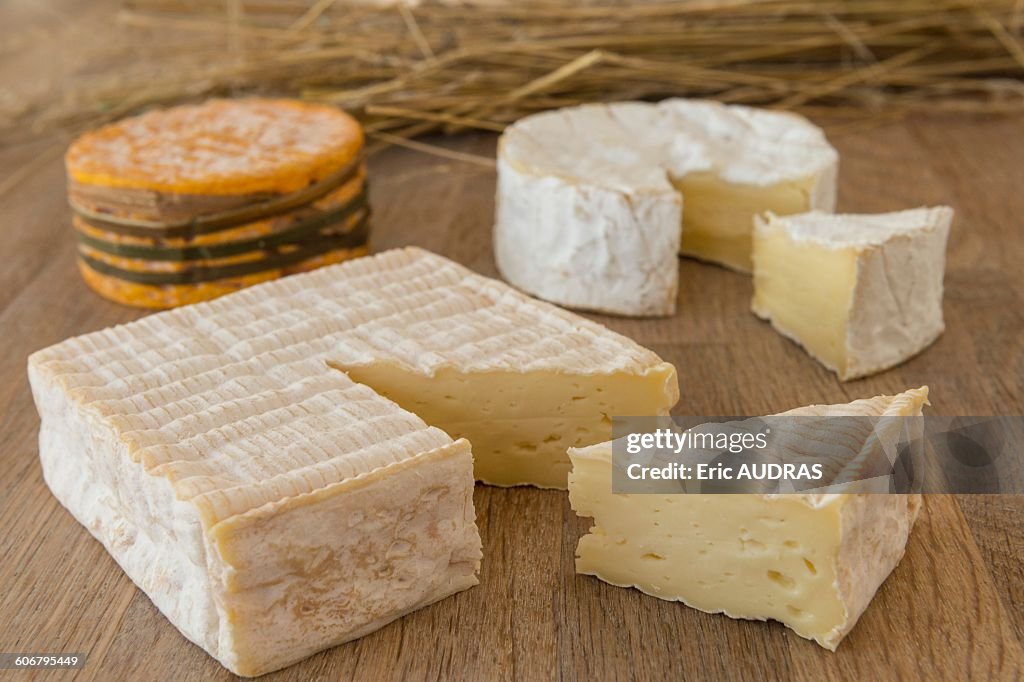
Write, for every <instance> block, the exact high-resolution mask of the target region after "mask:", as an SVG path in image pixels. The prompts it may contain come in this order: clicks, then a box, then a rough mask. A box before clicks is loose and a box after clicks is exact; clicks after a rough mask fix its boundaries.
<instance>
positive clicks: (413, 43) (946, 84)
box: [0, 0, 1024, 144]
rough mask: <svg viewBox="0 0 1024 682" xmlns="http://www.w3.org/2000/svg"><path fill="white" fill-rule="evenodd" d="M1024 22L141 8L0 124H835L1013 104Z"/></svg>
mask: <svg viewBox="0 0 1024 682" xmlns="http://www.w3.org/2000/svg"><path fill="white" fill-rule="evenodd" d="M1022 23H1024V2H1022V0H1016V1H1015V0H974V1H973V2H967V1H962V0H903V1H901V2H890V1H889V0H762V1H760V2H757V1H750V0H748V1H737V0H717V1H706V0H689V1H683V2H647V3H643V4H627V3H625V2H605V3H595V4H583V5H580V4H577V3H569V2H554V1H552V0H528V1H526V2H514V1H512V0H509V1H507V2H502V3H500V4H497V3H494V4H492V3H482V4H472V5H468V6H467V5H449V4H441V3H437V2H426V3H424V4H422V5H417V6H408V5H391V6H387V7H368V6H360V5H352V4H350V3H349V2H345V0H315V1H314V2H300V1H299V0H225V2H223V3H213V2H207V1H205V0H130V2H127V3H125V5H124V7H123V8H122V10H121V11H120V13H119V15H118V17H117V21H116V24H115V26H114V29H113V30H112V31H111V34H110V39H109V41H106V43H105V47H104V51H103V52H102V53H98V54H96V55H93V58H92V59H91V60H89V64H90V65H91V66H88V67H87V68H86V69H84V70H83V71H81V72H80V73H78V74H76V75H75V77H74V78H72V79H70V80H69V82H68V83H67V84H65V87H64V88H63V89H62V90H61V91H60V92H53V93H50V94H48V95H46V96H44V97H42V98H38V99H36V100H34V101H31V102H29V103H27V104H26V105H25V106H23V107H22V110H21V111H18V112H16V113H15V114H13V115H8V116H7V120H6V121H4V120H3V119H2V118H0V140H3V139H4V138H6V139H8V140H9V139H11V138H12V136H15V137H18V138H23V137H24V135H25V134H26V130H28V129H29V127H28V126H31V129H32V130H36V131H49V130H52V129H54V128H61V129H66V130H68V131H70V132H74V131H77V130H79V129H81V128H83V127H87V126H92V125H95V124H97V123H99V122H102V121H105V120H109V119H111V118H115V117H117V116H121V115H123V114H127V113H131V112H134V111H137V110H140V109H143V108H145V107H148V106H153V105H161V104H166V103H171V102H177V101H183V100H189V99H195V98H201V97H206V96H211V95H224V94H229V95H238V94H246V93H272V94H283V95H291V96H298V97H304V98H307V99H312V100H318V101H325V102H331V103H334V104H337V105H338V106H341V107H343V108H345V109H347V110H349V111H351V112H353V113H355V114H356V115H357V116H359V117H360V118H361V119H362V120H363V122H364V124H365V125H366V127H367V130H368V132H369V133H370V134H371V136H376V137H377V139H378V141H380V142H381V143H385V144H387V143H394V142H395V141H396V140H400V139H404V138H410V137H414V136H417V135H421V134H424V133H430V132H437V131H445V132H451V131H457V130H464V129H471V128H476V129H483V130H494V131H498V130H501V129H502V127H503V126H505V125H506V124H507V123H509V122H510V121H513V120H515V119H517V118H519V117H521V116H523V115H525V114H529V113H531V112H535V111H539V110H543V109H547V108H551V107H559V106H566V105H572V104H578V103H582V102H592V101H611V100H621V99H644V98H647V99H653V98H662V97H666V96H674V95H677V96H678V95H682V96H691V97H713V98H716V99H719V100H722V101H726V102H735V103H745V104H755V105H763V106H771V107H779V108H799V109H803V110H807V111H811V112H813V113H816V114H819V115H825V114H833V115H836V116H838V117H840V119H839V120H841V121H844V123H842V124H849V123H850V122H851V121H852V122H856V121H858V120H863V119H864V118H865V117H870V116H874V115H884V116H887V117H888V116H893V115H899V114H902V113H905V112H911V111H916V110H922V109H933V110H934V109H937V110H951V111H952V110H967V111H986V112H991V111H1011V110H1020V109H1024V81H1022V76H1024V45H1022V42H1021V38H1020V36H1021V25H1022ZM111 65H114V66H111ZM842 117H845V118H842Z"/></svg>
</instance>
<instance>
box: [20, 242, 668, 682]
mask: <svg viewBox="0 0 1024 682" xmlns="http://www.w3.org/2000/svg"><path fill="white" fill-rule="evenodd" d="M339 369H342V370H344V371H338V370H339ZM387 369H394V370H395V371H396V372H399V373H398V374H394V375H392V374H389V373H388V371H387ZM346 372H347V373H349V374H350V375H355V376H356V377H358V378H361V379H366V380H367V381H370V380H380V381H381V382H382V384H384V385H383V386H382V389H383V390H385V391H387V390H395V392H396V394H397V395H396V397H397V398H399V399H402V400H409V401H410V402H413V403H414V401H412V400H410V395H409V393H402V392H401V390H398V389H396V388H395V386H392V385H390V384H388V381H391V380H397V381H399V383H401V381H408V382H409V386H412V387H415V388H418V389H422V390H423V391H426V392H427V393H428V394H429V395H430V396H431V397H432V399H434V398H436V399H438V400H445V399H447V398H446V397H445V396H450V398H451V399H452V400H454V401H455V402H456V403H457V404H458V405H461V406H462V408H461V409H465V410H466V412H465V416H464V419H463V420H464V421H465V422H466V424H465V426H464V427H462V426H459V422H457V421H451V422H448V421H446V424H449V423H450V424H452V425H454V426H456V427H459V428H461V429H462V430H463V431H464V432H465V433H467V434H470V435H472V436H473V437H474V438H479V439H480V440H481V442H482V443H483V447H482V448H481V452H482V453H483V454H482V455H481V454H480V453H478V454H477V457H478V458H479V459H480V460H481V462H483V463H486V464H483V466H484V467H491V470H494V471H496V472H499V473H497V474H495V477H496V478H498V477H500V476H505V478H501V480H499V481H498V482H506V483H539V484H542V485H551V486H553V487H563V488H564V487H565V477H566V471H567V467H566V466H565V463H564V455H560V457H561V459H559V458H556V457H554V456H553V455H552V453H554V452H555V450H557V449H559V448H558V446H557V444H556V443H555V442H554V441H551V442H543V439H541V441H540V442H536V443H534V442H532V441H531V440H530V439H531V438H535V437H536V438H541V436H542V435H543V436H544V438H547V437H548V436H550V435H552V429H554V428H556V427H559V425H558V424H555V423H553V421H552V420H553V419H555V418H556V417H557V416H558V415H559V414H564V415H565V425H566V429H567V430H566V432H565V433H562V432H559V433H558V434H557V435H559V436H562V437H563V438H566V439H568V440H567V442H568V443H572V442H586V440H587V439H588V438H593V439H598V438H607V437H608V434H609V433H610V423H608V421H609V420H608V417H609V416H610V415H607V414H606V413H605V412H604V410H605V409H621V410H624V411H625V410H630V405H629V404H628V397H629V396H634V397H636V399H637V403H636V405H635V406H633V407H632V410H633V411H636V412H638V413H647V412H652V413H662V414H664V413H667V410H668V409H669V408H670V407H671V405H672V404H674V402H675V401H676V399H677V398H678V387H677V385H676V378H675V372H674V369H673V368H672V366H671V365H669V364H667V363H663V362H662V361H661V360H660V359H659V358H658V357H657V356H656V355H654V354H653V353H651V352H650V351H647V350H645V349H643V348H641V347H640V346H638V345H637V344H635V343H633V342H632V341H629V340H628V339H626V338H624V337H622V336H619V335H617V334H614V333H613V332H611V331H609V330H607V329H605V328H604V327H601V326H600V325H598V324H595V323H592V322H589V321H587V320H584V319H582V318H580V317H578V316H575V315H572V314H571V313H567V312H565V311H562V310H559V309H557V308H554V307H553V306H550V305H548V304H545V303H541V302H538V301H534V300H532V299H529V298H528V297H526V296H524V295H522V294H520V293H519V292H516V291H515V290H513V289H511V288H510V287H508V286H507V285H504V284H502V283H500V282H497V281H495V280H490V279H487V278H485V277H481V276H479V275H476V274H474V273H472V272H471V271H469V270H467V269H465V268H463V267H461V266H459V265H457V264H455V263H453V262H451V261H449V260H447V259H444V258H441V257H440V256H436V255H434V254H430V253H428V252H425V251H421V250H419V249H403V250H396V251H389V252H386V253H383V254H380V255H378V256H375V257H368V258H363V259H358V260H354V261H350V262H348V263H345V264H342V265H338V266H331V267H327V268H324V269H321V270H319V271H316V272H313V273H308V274H303V275H296V276H293V277H289V278H286V279H282V280H279V281H275V282H270V283H267V284H264V285H259V286H256V287H253V288H251V289H247V290H244V291H240V292H238V293H235V294H231V295H229V296H225V297H222V298H220V299H217V300H215V301H211V302H208V303H201V304H197V305H193V306H186V307H183V308H179V309H176V310H173V311H168V312H165V313H160V314H157V315H153V316H150V317H146V318H143V319H141V320H139V321H137V322H133V323H130V324H127V325H123V326H119V327H113V328H110V329H106V330H102V331H99V332H95V333H92V334H87V335H84V336H81V337H76V338H73V339H69V340H68V341H65V342H62V343H60V344H57V345H55V346H52V347H50V348H47V349H44V350H41V351H39V352H37V353H35V354H33V355H32V356H31V357H30V359H29V378H30V381H31V385H32V390H33V395H34V398H35V401H36V405H37V407H38V409H39V412H40V416H41V419H42V424H41V428H40V457H41V460H42V464H43V472H44V476H45V478H46V481H47V484H48V485H49V486H50V488H51V490H52V491H53V492H54V494H55V495H56V497H57V498H58V499H59V500H60V501H61V502H62V503H63V504H64V505H65V506H66V507H67V508H68V509H69V510H70V511H71V512H72V514H73V515H74V516H75V517H76V518H77V519H78V520H79V522H81V523H82V524H83V525H84V526H86V527H87V528H88V529H89V530H90V532H92V534H93V535H94V536H95V537H96V538H97V539H99V540H100V541H101V542H102V543H103V544H104V546H105V547H106V548H107V549H108V551H109V552H110V553H111V555H112V556H113V557H114V558H115V559H116V560H117V561H118V563H119V564H120V565H121V566H122V568H124V570H125V572H126V573H127V574H128V575H129V576H130V577H131V578H132V580H133V581H134V582H135V583H136V584H137V585H138V586H139V587H140V588H141V589H143V590H144V591H145V592H146V593H147V594H148V595H149V596H150V597H151V598H152V600H153V602H154V603H155V604H156V606H157V607H158V608H159V609H160V610H161V611H162V612H163V613H164V614H165V615H166V616H167V617H168V618H169V619H170V620H171V622H172V623H174V624H175V625H176V626H177V627H178V628H179V629H180V630H181V631H182V633H183V634H185V636H186V637H188V638H189V639H190V640H192V641H193V642H195V643H196V644H198V645H200V646H202V647H203V648H204V649H206V650H207V651H208V652H209V653H210V654H211V655H213V656H214V657H216V658H217V659H218V660H219V661H221V662H222V663H223V664H224V665H225V666H226V667H228V668H229V669H230V670H232V671H234V672H236V673H238V674H241V675H258V674H262V673H265V672H268V671H271V670H275V669H278V668H280V667H283V666H285V665H288V664H290V663H292V662H295V661H297V660H299V659H301V658H304V657H306V656H308V655H310V654H312V653H314V652H316V651H319V650H321V649H324V648H326V647H329V646H333V645H335V644H338V643H340V642H343V641H347V640H350V639H353V638H355V637H359V636H362V635H363V634H366V633H367V632H370V631H372V630H374V629H376V628H378V627H380V626H382V625H384V624H386V623H387V622H390V621H391V620H394V619H395V618H398V617H400V616H401V615H403V614H405V613H407V612H409V611H411V610H413V609H416V608H419V607H420V606H423V605H425V604H429V603H431V602H433V601H436V600H438V599H441V598H443V597H445V596H447V595H449V594H452V593H454V592H458V591H459V590H462V589H465V588H467V587H469V586H471V585H473V584H476V581H477V580H476V571H477V568H478V565H479V561H480V537H479V534H478V532H477V529H476V525H475V522H474V510H473V502H472V491H473V479H474V476H473V454H472V453H471V452H470V444H469V443H468V442H467V441H466V440H465V439H457V440H455V439H452V438H451V437H450V436H449V435H448V434H446V433H445V432H444V431H442V430H440V429H439V428H437V427H436V426H435V425H428V424H427V423H425V422H424V421H423V419H421V418H420V417H419V416H417V415H415V414H413V413H411V412H409V411H406V410H404V409H402V408H401V407H399V406H398V405H396V404H395V403H394V402H392V401H391V400H388V399H387V398H385V397H383V396H382V395H380V393H378V392H377V391H375V390H374V389H373V387H370V386H366V385H363V384H360V383H356V382H355V381H353V380H352V379H350V378H349V377H348V376H346ZM396 377H397V379H396ZM488 381H492V382H493V388H494V389H495V391H491V392H489V391H488V385H487V382H488ZM396 386H397V384H396ZM402 390H406V389H402ZM631 392H632V393H631ZM605 396H607V397H605ZM411 397H412V398H415V397H416V396H415V395H413V396H411ZM559 401H564V404H563V403H562V402H559ZM477 402H479V403H480V405H477V404H476V403H477ZM410 407H413V408H415V407H416V404H411V405H410ZM485 407H486V410H485V409H484V408H485ZM490 410H493V412H491V411H490ZM457 414H458V411H457V410H455V409H451V410H448V409H443V410H437V411H436V412H431V413H430V414H429V415H428V416H429V417H430V418H435V417H437V418H438V419H439V420H455V418H456V416H457ZM545 420H547V421H545ZM534 422H536V423H534ZM493 423H502V424H504V425H503V426H502V427H501V429H499V430H498V431H497V433H498V434H509V435H510V436H511V435H512V434H515V438H516V441H514V442H513V443H512V444H511V445H510V444H509V443H506V442H498V441H497V440H496V439H495V438H493V437H492V436H491V433H492V431H491V425H492V424H493ZM513 424H514V425H517V426H516V427H515V428H513V426H512V425H513ZM574 429H578V430H574ZM488 438H490V440H488ZM592 442H593V441H592ZM513 446H514V447H513ZM527 446H529V447H527ZM564 447H565V446H564V445H562V446H561V448H560V449H561V450H562V451H563V452H564ZM514 448H526V449H530V452H531V455H533V457H532V458H529V459H528V460H523V461H520V460H516V461H515V462H512V463H510V464H507V465H504V466H503V465H502V464H501V463H500V462H498V463H494V462H491V460H493V459H500V458H502V457H504V456H506V455H507V456H510V457H513V456H515V454H516V452H517V451H516V450H515V449H514ZM531 448H532V449H531ZM549 455H551V458H550V460H548V461H547V464H548V467H545V461H544V458H545V457H547V456H549ZM552 472H555V473H552ZM534 476H536V478H534Z"/></svg>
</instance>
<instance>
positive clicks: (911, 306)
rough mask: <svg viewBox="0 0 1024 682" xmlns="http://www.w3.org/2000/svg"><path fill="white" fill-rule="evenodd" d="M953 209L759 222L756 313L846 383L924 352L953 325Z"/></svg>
mask: <svg viewBox="0 0 1024 682" xmlns="http://www.w3.org/2000/svg"><path fill="white" fill-rule="evenodd" d="M952 218H953V211H952V209H950V208H948V207H945V206H941V207H936V208H919V209H912V210H908V211H898V212H895V213H882V214H877V215H829V214H822V213H817V212H812V213H806V214H800V215H795V216H786V217H778V216H775V215H772V214H768V215H766V216H765V217H763V218H762V217H759V218H758V219H757V220H756V229H755V235H754V297H753V302H752V304H751V308H752V310H753V311H754V313H755V314H756V315H758V316H759V317H761V318H763V319H766V320H770V321H771V323H772V326H774V327H775V329H777V330H778V331H779V332H780V333H782V334H783V335H784V336H787V337H789V338H791V339H793V340H794V341H796V342H797V343H799V344H801V345H802V346H803V347H804V348H806V349H807V351H808V352H809V353H810V354H811V355H812V356H814V357H815V358H817V359H818V360H819V361H820V362H821V363H822V364H824V365H825V366H826V367H828V368H829V369H831V370H833V371H834V372H835V373H836V374H837V375H838V376H839V378H840V379H842V380H844V381H845V380H848V379H855V378H857V377H862V376H865V375H868V374H872V373H874V372H878V371H881V370H884V369H887V368H889V367H892V366H894V365H897V364H899V363H901V362H903V361H904V360H906V359H908V358H910V357H912V356H913V355H915V354H917V353H919V352H920V351H921V350H923V349H924V348H926V347H927V346H928V345H929V344H931V343H932V342H933V341H935V339H936V338H938V336H939V335H940V334H941V333H942V330H943V328H944V325H943V319H942V280H943V273H944V270H945V258H946V241H947V239H948V236H949V227H950V222H951V221H952Z"/></svg>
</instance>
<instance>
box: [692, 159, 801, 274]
mask: <svg viewBox="0 0 1024 682" xmlns="http://www.w3.org/2000/svg"><path fill="white" fill-rule="evenodd" d="M815 182H816V180H815V179H814V178H806V179H805V180H802V181H799V182H784V183H778V184H775V185H767V186H764V187H762V186H759V185H741V184H736V183H731V182H726V181H725V180H722V179H721V178H720V177H718V176H717V175H715V174H714V173H711V172H702V173H688V174H686V175H685V176H683V177H682V178H678V179H674V180H673V181H672V184H673V185H674V186H675V188H676V189H677V190H678V191H679V192H680V193H681V194H682V195H683V228H682V229H683V236H682V243H681V244H680V247H679V249H680V253H682V254H683V255H687V256H695V257H697V258H700V259H702V260H706V261H711V262H713V263H720V264H722V265H725V266H727V267H730V268H733V269H734V270H739V271H741V272H750V271H751V270H752V269H753V266H752V264H751V257H750V252H751V234H752V232H753V226H754V216H755V215H758V214H760V213H763V212H764V211H771V212H773V213H775V214H776V215H789V214H792V213H802V212H804V211H807V210H809V209H810V208H811V193H812V190H813V188H814V183H815Z"/></svg>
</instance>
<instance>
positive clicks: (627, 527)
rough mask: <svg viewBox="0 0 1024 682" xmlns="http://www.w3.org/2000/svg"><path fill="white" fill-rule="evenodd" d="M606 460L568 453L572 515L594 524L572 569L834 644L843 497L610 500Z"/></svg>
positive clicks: (842, 617)
mask: <svg viewBox="0 0 1024 682" xmlns="http://www.w3.org/2000/svg"><path fill="white" fill-rule="evenodd" d="M607 450H608V452H607V456H606V457H595V456H593V455H592V454H588V455H587V456H581V455H579V454H577V455H574V463H575V467H574V469H573V473H572V482H571V485H570V493H569V495H570V500H571V502H572V506H573V509H575V510H576V512H577V514H579V515H581V516H590V517H593V519H594V528H593V529H591V531H590V534H589V535H585V536H584V537H583V538H581V539H580V543H579V547H578V549H577V557H578V558H577V560H576V570H577V571H578V572H580V573H585V574H589V575H595V576H597V577H599V578H601V579H602V580H604V581H606V582H609V583H612V584H614V585H619V586H623V587H636V588H638V589H640V590H642V591H643V592H646V593H647V594H650V595H652V596H655V597H659V598H661V599H669V600H677V601H682V602H684V603H686V604H688V605H689V606H692V607H694V608H697V609H700V610H701V611H706V612H709V613H726V614H727V615H729V616H732V617H734V618H749V619H757V620H765V619H773V620H778V621H781V622H783V623H785V624H786V625H788V626H789V627H791V628H793V630H795V631H796V632H797V633H798V634H800V635H801V636H803V637H807V638H810V639H816V640H817V641H819V642H820V643H822V644H823V645H827V646H829V648H834V644H833V643H832V636H833V633H834V632H835V631H836V630H837V629H841V628H842V627H843V626H844V624H845V623H846V621H847V619H848V614H847V610H846V606H845V605H844V603H843V601H842V598H841V595H840V594H839V593H838V589H837V587H836V585H837V580H836V577H837V576H836V570H837V569H836V566H837V559H838V556H839V548H840V543H841V538H842V533H841V531H842V528H841V518H842V514H841V510H842V505H843V504H844V498H843V497H842V496H838V497H836V498H835V499H834V500H833V501H832V502H830V503H829V504H827V505H825V506H824V507H820V508H813V507H811V506H810V505H808V504H807V503H806V502H805V501H803V500H802V499H801V498H800V497H798V496H780V497H776V498H766V497H764V496H760V495H616V494H612V492H611V486H610V479H609V472H610V469H611V447H610V445H609V447H608V448H607Z"/></svg>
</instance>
